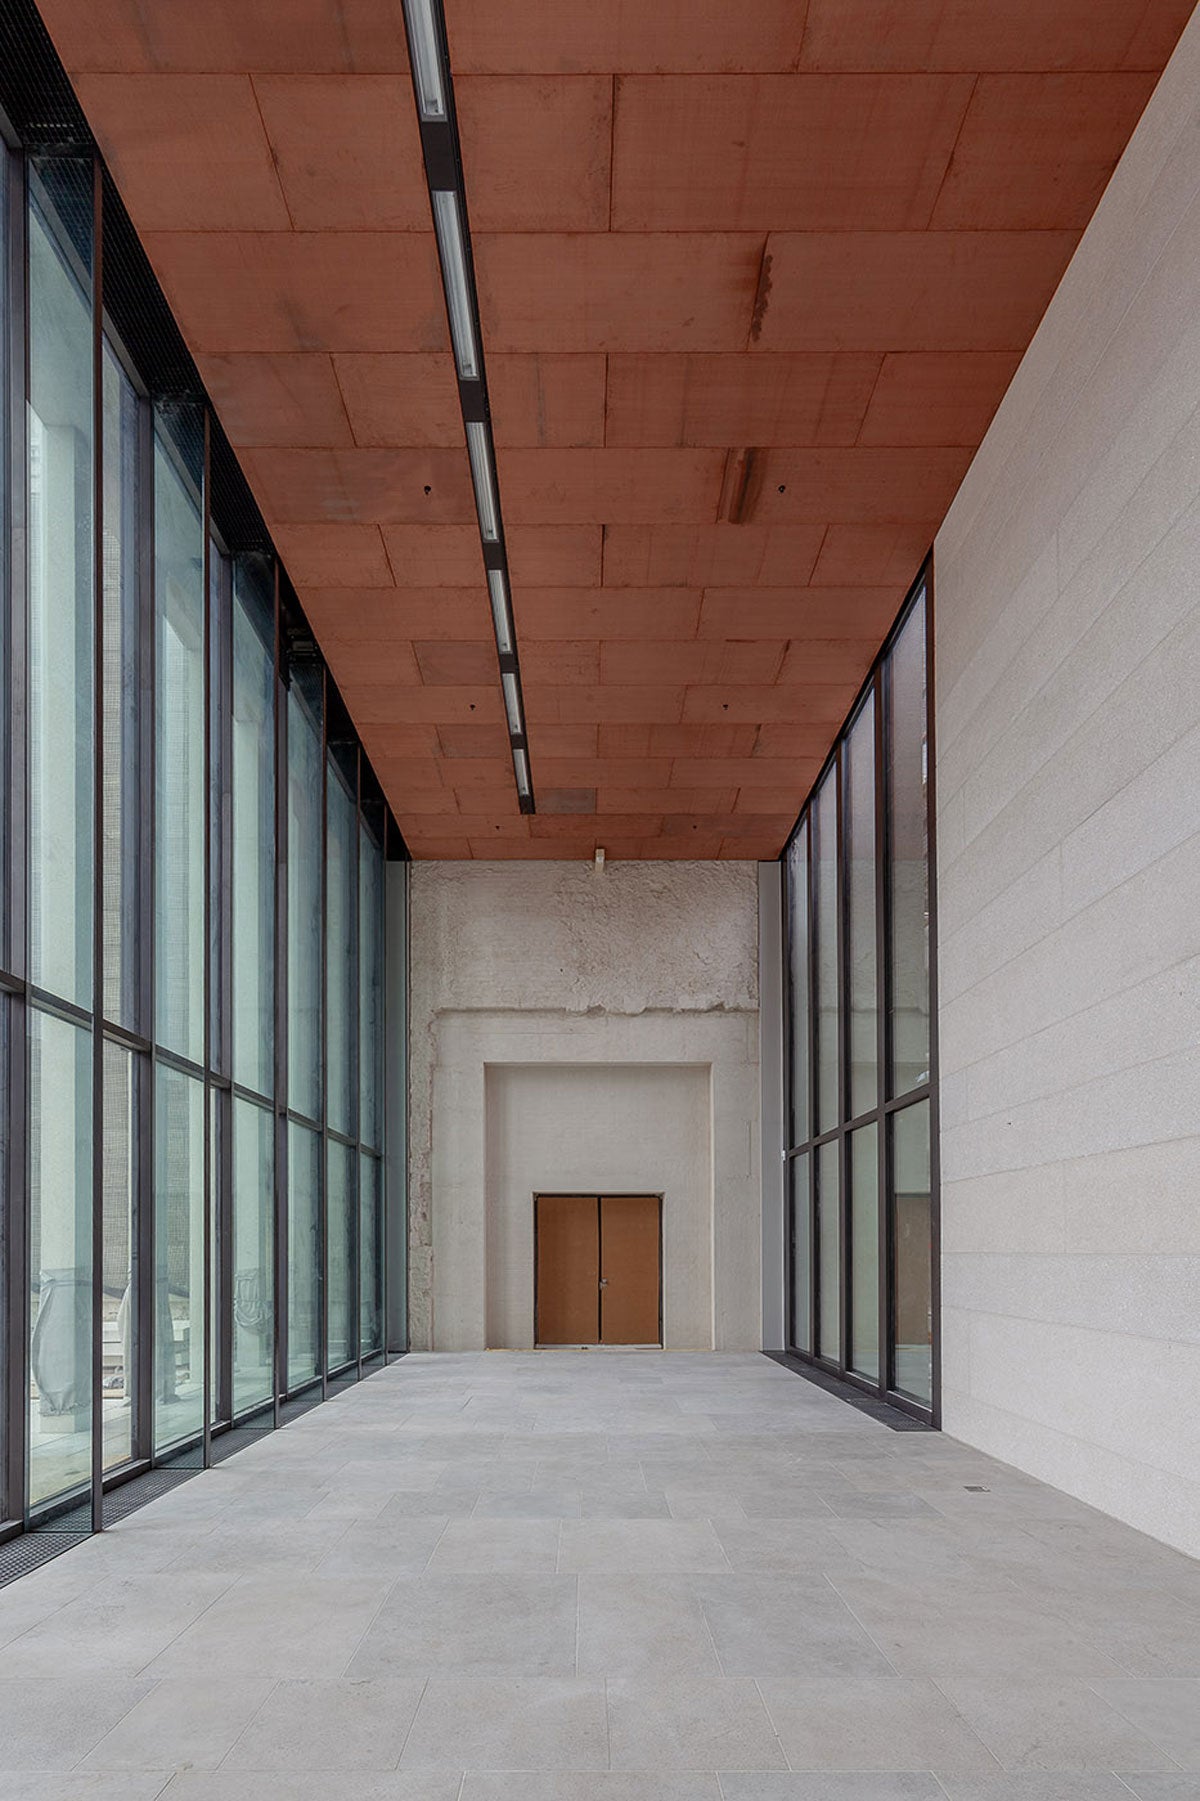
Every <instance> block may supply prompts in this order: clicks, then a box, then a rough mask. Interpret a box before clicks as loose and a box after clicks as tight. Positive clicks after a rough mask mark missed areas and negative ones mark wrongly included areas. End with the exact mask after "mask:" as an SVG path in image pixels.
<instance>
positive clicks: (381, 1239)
mask: <svg viewBox="0 0 1200 1801" xmlns="http://www.w3.org/2000/svg"><path fill="white" fill-rule="evenodd" d="M391 830H392V812H391V808H390V807H389V806H387V805H386V803H385V805H384V809H383V824H382V829H381V832H380V857H381V859H382V861H381V867H380V871H379V905H380V907H381V908H382V917H381V918H380V921H379V1032H380V1035H381V1038H382V1043H380V1044H378V1045H377V1046H376V1059H375V1064H376V1077H375V1079H376V1081H377V1082H378V1084H379V1134H378V1136H379V1214H378V1218H377V1220H376V1228H375V1242H376V1246H377V1248H378V1253H379V1258H380V1268H379V1343H380V1348H381V1349H382V1351H383V1362H384V1367H385V1368H386V1366H387V1364H388V1363H389V1362H390V1358H389V1357H388V1339H389V1338H390V1337H391V1333H390V1330H389V1320H390V1315H389V1313H388V1300H389V1291H388V1267H389V1264H390V1260H391V1259H390V1248H391V1232H390V1230H389V1213H390V1209H389V1207H388V1115H389V1113H390V1111H391V1109H390V1108H389V1106H388V1069H389V1067H390V1063H391V1059H390V1058H389V1057H388V1055H387V1025H386V1020H387V997H388V943H389V939H388V839H389V834H390V833H391Z"/></svg>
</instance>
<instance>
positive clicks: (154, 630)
mask: <svg viewBox="0 0 1200 1801" xmlns="http://www.w3.org/2000/svg"><path fill="white" fill-rule="evenodd" d="M137 480H138V488H137V521H138V545H137V625H138V634H139V638H140V655H139V658H138V690H137V705H138V721H137V750H138V769H139V775H140V789H141V792H142V794H143V795H145V796H148V797H149V799H148V805H147V806H146V807H145V808H144V810H143V813H142V826H141V829H140V831H139V833H138V861H139V864H140V869H139V872H138V899H139V909H138V927H139V930H138V941H139V942H138V967H137V975H136V978H135V984H136V993H137V1015H138V1018H137V1023H138V1026H139V1027H140V1029H141V1031H142V1032H143V1033H144V1034H145V1036H146V1039H147V1040H148V1043H147V1050H146V1051H145V1052H144V1053H142V1054H140V1055H139V1056H138V1058H137V1068H138V1071H139V1076H140V1078H141V1079H140V1082H139V1086H138V1103H139V1106H140V1109H141V1111H140V1113H139V1115H138V1171H137V1213H136V1215H135V1223H136V1234H137V1236H136V1242H137V1263H136V1270H137V1285H136V1290H135V1295H136V1299H135V1305H134V1314H133V1347H134V1350H133V1362H134V1369H135V1371H136V1374H135V1377H134V1380H135V1384H136V1394H137V1413H136V1419H135V1432H136V1441H135V1442H136V1449H137V1452H138V1455H139V1456H140V1457H142V1458H149V1457H150V1456H151V1455H152V1452H153V1448H154V1347H155V1344H156V1342H157V1329H156V1321H155V1317H154V1306H155V1282H154V1268H155V1255H156V1249H155V1245H156V1236H157V1221H156V1217H155V1195H156V1186H157V1184H156V1172H155V1144H156V1136H155V1134H156V1124H155V1108H156V1102H157V1072H158V1050H157V1036H158V1035H157V1032H156V1030H155V994H154V983H155V972H156V964H157V950H156V935H157V925H156V921H155V917H154V908H155V895H156V890H157V879H158V878H157V867H158V795H157V789H156V786H155V782H156V767H157V762H156V759H157V750H156V747H155V742H154V721H155V711H156V689H157V682H158V673H157V671H158V624H157V613H156V610H155V595H154V542H155V539H154V414H153V409H152V407H151V405H150V402H149V400H147V399H144V398H142V397H141V396H139V397H138V449H137ZM126 1377H127V1379H128V1372H126Z"/></svg>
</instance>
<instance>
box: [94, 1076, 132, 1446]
mask: <svg viewBox="0 0 1200 1801" xmlns="http://www.w3.org/2000/svg"><path fill="white" fill-rule="evenodd" d="M137 1079H138V1063H137V1062H136V1061H135V1059H134V1056H133V1053H132V1052H131V1051H127V1050H125V1049H124V1047H123V1046H122V1045H119V1044H108V1043H106V1044H105V1046H104V1193H103V1196H102V1205H103V1209H104V1280H103V1283H102V1289H103V1298H102V1328H101V1329H102V1347H103V1348H102V1352H101V1355H102V1360H103V1365H104V1467H105V1469H111V1468H112V1467H113V1466H114V1465H115V1464H118V1463H125V1462H127V1461H128V1459H129V1458H130V1457H132V1456H133V1447H134V1416H133V1409H134V1403H135V1401H136V1370H137V1359H138V1355H139V1349H140V1335H139V1333H138V1330H137V1282H136V1274H137V1272H136V1270H135V1267H134V1255H135V1246H136V1244H137V1234H136V1232H135V1230H134V1205H135V1201H134V1197H135V1195H136V1193H137V1180H136V1175H137V1167H138V1095H137Z"/></svg>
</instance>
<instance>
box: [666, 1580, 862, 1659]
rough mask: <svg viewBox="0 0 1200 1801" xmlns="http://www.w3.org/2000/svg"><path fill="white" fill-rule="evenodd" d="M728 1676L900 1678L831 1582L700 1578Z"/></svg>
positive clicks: (702, 1597) (708, 1620)
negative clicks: (894, 1676) (896, 1676)
mask: <svg viewBox="0 0 1200 1801" xmlns="http://www.w3.org/2000/svg"><path fill="white" fill-rule="evenodd" d="M695 1580H696V1585H697V1592H698V1594H699V1597H700V1604H701V1606H702V1608H703V1610H704V1618H705V1621H706V1623H707V1626H708V1630H709V1632H710V1633H711V1634H712V1640H713V1644H714V1645H715V1647H716V1652H717V1656H718V1657H719V1659H720V1661H721V1669H722V1671H723V1673H724V1674H725V1675H726V1676H767V1677H770V1676H893V1675H894V1674H895V1671H894V1669H893V1668H892V1666H891V1664H890V1663H889V1662H888V1660H887V1658H886V1657H885V1656H884V1655H883V1653H882V1652H881V1651H880V1649H879V1647H878V1646H877V1645H876V1644H875V1643H874V1641H873V1640H872V1639H871V1638H870V1637H869V1636H868V1634H867V1633H866V1632H865V1631H864V1630H863V1628H862V1626H861V1625H860V1624H859V1622H858V1621H857V1620H856V1619H855V1618H854V1615H853V1614H852V1613H851V1612H850V1609H849V1608H848V1607H847V1606H846V1605H845V1603H844V1602H843V1601H842V1600H841V1599H840V1597H839V1596H838V1594H837V1593H836V1592H835V1590H834V1589H833V1588H831V1587H830V1585H829V1583H828V1582H825V1581H823V1580H822V1579H820V1578H819V1577H818V1578H815V1579H805V1578H802V1577H796V1576H777V1575H776V1576H745V1575H736V1576H712V1577H703V1578H700V1577H698V1578H696V1579H695Z"/></svg>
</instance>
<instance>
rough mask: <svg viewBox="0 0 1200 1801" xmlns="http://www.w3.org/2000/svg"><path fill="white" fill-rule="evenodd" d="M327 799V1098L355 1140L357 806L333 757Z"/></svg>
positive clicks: (338, 1128)
mask: <svg viewBox="0 0 1200 1801" xmlns="http://www.w3.org/2000/svg"><path fill="white" fill-rule="evenodd" d="M327 796H328V798H327V800H326V808H327V815H326V817H327V828H326V829H327V834H328V857H329V867H328V873H327V877H326V882H327V886H326V906H327V914H326V920H325V934H326V937H325V942H326V955H327V963H326V975H325V992H326V997H327V999H326V1004H327V1008H328V1028H327V1029H328V1040H327V1044H326V1064H325V1070H326V1099H327V1103H328V1109H329V1115H328V1117H329V1124H330V1126H331V1128H332V1129H333V1130H334V1131H335V1132H341V1133H342V1134H344V1136H345V1137H347V1138H354V1137H357V1135H358V1134H357V1124H358V1122H357V1120H356V1119H355V1117H354V1049H355V1044H356V1040H357V1036H358V1026H357V1017H356V1009H355V1005H354V999H355V997H354V988H353V979H354V938H355V924H356V919H355V916H356V914H357V911H358V882H357V877H356V874H355V868H354V852H355V842H356V832H357V827H356V823H355V814H356V812H357V806H356V803H355V801H354V800H353V799H352V797H351V796H350V794H349V793H348V792H347V790H346V787H345V785H344V783H343V782H342V781H341V779H340V777H339V776H338V774H337V766H336V764H335V763H334V761H333V759H332V757H331V758H330V760H329V781H328V788H327Z"/></svg>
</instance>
